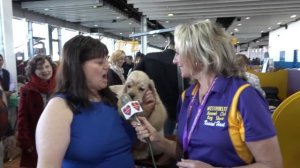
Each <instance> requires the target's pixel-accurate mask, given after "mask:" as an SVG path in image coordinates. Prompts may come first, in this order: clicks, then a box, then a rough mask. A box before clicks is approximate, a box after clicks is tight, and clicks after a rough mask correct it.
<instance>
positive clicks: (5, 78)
mask: <svg viewBox="0 0 300 168" xmlns="http://www.w3.org/2000/svg"><path fill="white" fill-rule="evenodd" d="M3 64H4V58H3V56H2V55H1V54H0V82H1V86H2V88H3V90H4V93H5V94H6V96H7V97H9V96H10V95H11V94H12V93H14V92H15V91H16V83H15V81H14V78H12V77H11V75H10V73H9V72H8V71H7V70H6V69H4V68H3Z"/></svg>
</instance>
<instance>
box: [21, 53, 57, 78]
mask: <svg viewBox="0 0 300 168" xmlns="http://www.w3.org/2000/svg"><path fill="white" fill-rule="evenodd" d="M46 60H48V62H49V63H50V65H51V67H52V69H53V71H55V69H56V64H55V63H54V62H53V61H52V59H51V57H50V56H46V55H37V56H34V57H32V58H31V59H30V60H29V61H28V63H27V66H26V67H25V71H26V76H27V78H30V77H31V75H32V74H34V72H35V70H36V67H37V66H38V64H44V63H45V61H46Z"/></svg>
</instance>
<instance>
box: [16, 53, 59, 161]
mask: <svg viewBox="0 0 300 168" xmlns="http://www.w3.org/2000/svg"><path fill="white" fill-rule="evenodd" d="M55 68H56V66H55V64H54V63H53V61H52V60H51V58H50V57H48V56H43V55H39V56H35V57H33V58H31V59H30V61H29V62H28V64H27V66H26V76H27V78H28V79H29V82H27V83H26V84H25V85H23V86H22V87H21V88H20V101H19V108H18V110H19V111H18V118H17V124H18V125H17V128H18V132H17V139H18V144H19V146H20V148H21V149H22V157H21V162H20V167H36V165H37V154H36V148H35V129H36V125H37V122H38V120H39V118H40V115H41V113H42V112H43V110H44V107H45V106H46V104H47V102H48V100H49V97H50V95H51V94H52V93H53V91H54V88H55Z"/></svg>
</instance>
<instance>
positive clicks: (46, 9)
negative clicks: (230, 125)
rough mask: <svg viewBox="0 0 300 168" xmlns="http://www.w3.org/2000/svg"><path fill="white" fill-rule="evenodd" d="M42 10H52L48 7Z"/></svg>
mask: <svg viewBox="0 0 300 168" xmlns="http://www.w3.org/2000/svg"><path fill="white" fill-rule="evenodd" d="M44 10H45V11H49V10H52V9H50V8H45V9H44Z"/></svg>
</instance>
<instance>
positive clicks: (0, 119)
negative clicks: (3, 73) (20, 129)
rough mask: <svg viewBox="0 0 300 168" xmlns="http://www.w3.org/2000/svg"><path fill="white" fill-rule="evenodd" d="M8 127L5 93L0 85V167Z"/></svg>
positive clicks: (1, 165)
mask: <svg viewBox="0 0 300 168" xmlns="http://www.w3.org/2000/svg"><path fill="white" fill-rule="evenodd" d="M8 128H9V122H8V109H7V100H6V95H5V94H4V92H3V89H2V86H1V85H0V167H4V165H3V162H4V145H3V140H4V138H5V134H6V131H7V129H8Z"/></svg>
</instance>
